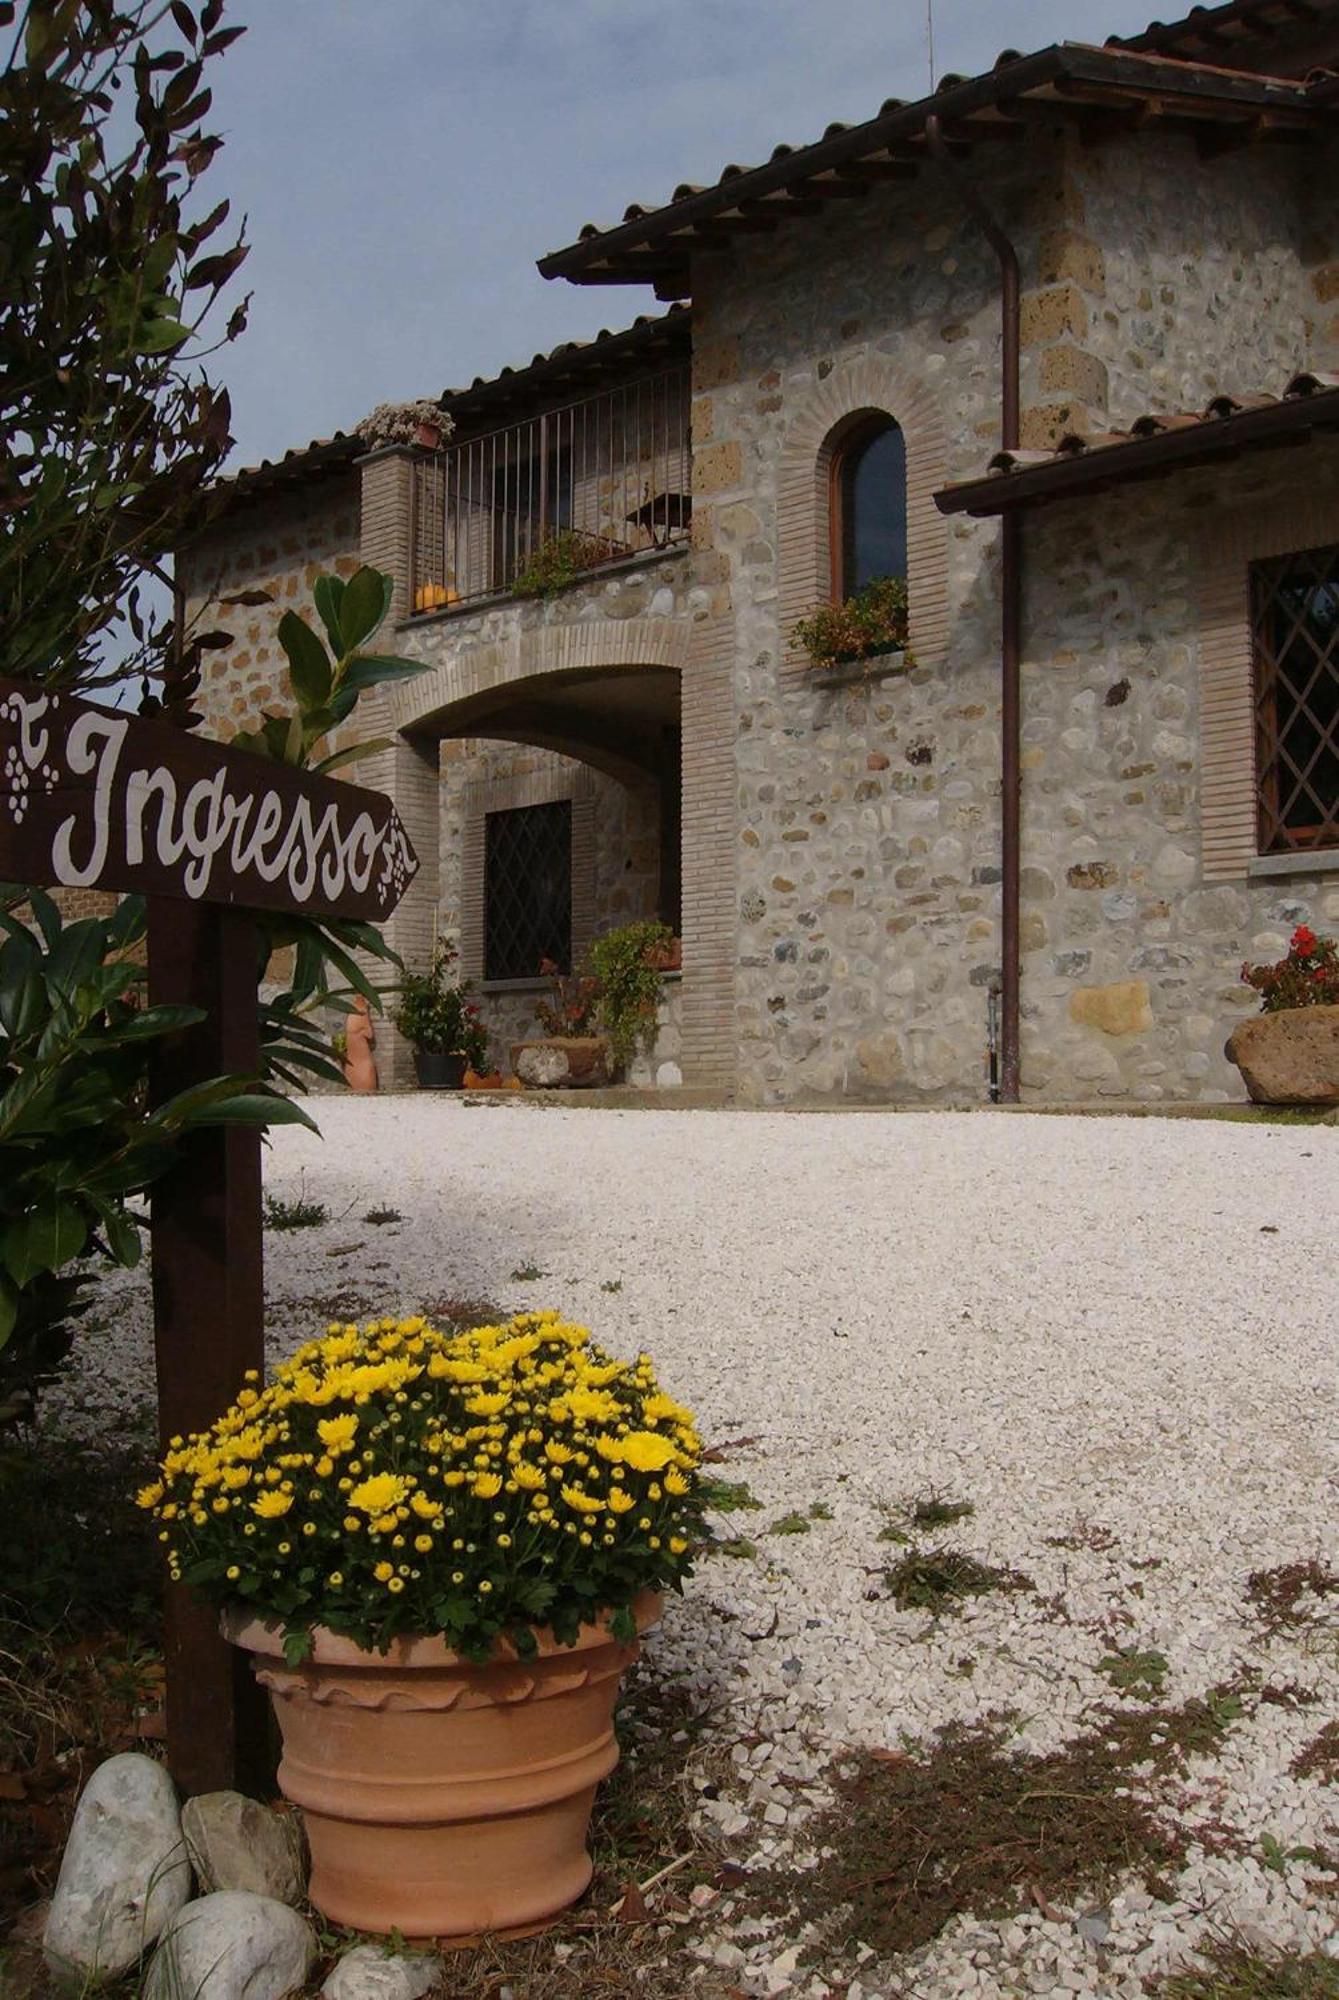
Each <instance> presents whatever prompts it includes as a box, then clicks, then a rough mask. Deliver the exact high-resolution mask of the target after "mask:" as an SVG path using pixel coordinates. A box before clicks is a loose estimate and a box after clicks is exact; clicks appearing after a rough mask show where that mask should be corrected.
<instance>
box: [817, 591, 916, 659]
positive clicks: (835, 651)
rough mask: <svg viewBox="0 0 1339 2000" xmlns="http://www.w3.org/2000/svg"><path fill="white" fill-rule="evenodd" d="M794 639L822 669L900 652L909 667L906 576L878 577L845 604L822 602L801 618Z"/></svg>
mask: <svg viewBox="0 0 1339 2000" xmlns="http://www.w3.org/2000/svg"><path fill="white" fill-rule="evenodd" d="M790 643H791V646H792V648H793V649H794V650H795V651H797V652H802V653H807V654H808V655H809V661H810V664H811V666H814V667H816V668H819V669H824V668H830V667H837V666H842V665H845V664H846V663H847V662H849V661H856V660H871V659H875V658H877V657H878V656H879V655H880V654H883V653H898V652H900V653H901V654H902V656H903V666H904V669H906V668H910V667H912V666H914V664H915V661H914V659H913V657H912V654H911V652H910V650H909V647H908V624H907V586H906V580H905V578H903V577H900V576H881V577H876V578H875V580H874V581H873V582H872V583H867V584H866V585H865V587H864V589H863V590H860V591H857V592H856V594H855V596H854V597H847V598H845V599H843V601H842V602H841V603H840V604H820V605H819V607H818V609H817V610H816V611H813V612H811V613H810V614H809V616H808V617H807V618H801V619H799V620H798V621H797V623H796V624H795V626H794V627H793V628H792V631H791V635H790Z"/></svg>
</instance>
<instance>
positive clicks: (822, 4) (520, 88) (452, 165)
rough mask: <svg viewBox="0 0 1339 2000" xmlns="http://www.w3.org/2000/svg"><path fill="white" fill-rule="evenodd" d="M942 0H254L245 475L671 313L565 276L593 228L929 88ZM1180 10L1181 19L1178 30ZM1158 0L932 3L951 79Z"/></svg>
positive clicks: (219, 94) (240, 158)
mask: <svg viewBox="0 0 1339 2000" xmlns="http://www.w3.org/2000/svg"><path fill="white" fill-rule="evenodd" d="M926 8H927V0H660V4H650V0H379V4H378V5H375V6H369V5H367V4H366V0H230V4H229V6H228V10H227V19H228V21H229V22H234V23H242V22H246V23H248V33H247V34H246V35H245V36H244V37H243V39H242V40H241V41H240V42H238V43H237V44H235V45H234V47H233V48H232V49H231V50H230V51H229V53H228V54H227V56H225V57H224V58H223V59H222V60H221V61H219V62H218V63H216V64H215V65H214V66H213V68H214V75H213V78H212V81H213V85H214V92H215V110H214V116H213V119H212V121H211V123H212V124H213V127H214V129H215V130H217V131H219V132H221V133H222V134H223V136H224V137H225V139H226V141H227V145H226V148H225V150H224V152H223V153H222V154H221V155H220V156H219V159H218V161H217V164H216V165H215V166H214V168H213V169H212V170H211V173H210V175H209V177H208V181H207V182H206V184H205V185H206V188H207V190H208V193H209V198H210V201H211V203H212V202H213V201H217V200H218V199H220V198H221V197H222V195H224V194H227V195H229V196H231V198H232V201H233V205H234V211H235V212H236V211H239V210H243V209H244V210H245V211H246V212H247V214H248V216H249V224H248V230H249V235H250V240H251V244H252V251H251V256H250V258H249V260H248V263H247V266H246V270H245V272H244V274H243V275H244V278H245V282H246V285H247V286H248V287H250V289H251V290H252V291H253V292H254V294H255V297H254V301H253V307H252V314H251V325H250V330H249V331H248V332H247V333H246V334H245V335H244V337H243V338H242V340H241V341H240V342H239V343H238V344H237V345H236V346H235V347H233V348H232V349H230V350H227V351H226V352H225V353H223V354H222V355H220V356H219V357H217V358H216V360H215V361H214V363H213V364H212V366H213V368H214V371H215V373H216V374H218V375H221V376H222V378H223V379H224V380H226V382H227V383H228V385H229V387H230V389H231V391H232V396H233V410H234V430H235V433H236V436H237V440H238V449H237V451H236V453H235V454H234V463H243V464H246V463H251V462H254V461H255V460H256V459H258V458H261V457H272V456H276V455H277V454H278V453H280V452H282V451H283V450H285V449H286V448H287V447H288V446H290V445H292V444H296V443H302V442H305V441H306V440H307V439H308V438H311V437H314V436H320V435H324V434H326V433H328V432H330V431H332V430H335V429H347V428H348V427H350V426H351V425H352V424H354V423H356V422H357V420H358V418H359V417H361V416H362V415H364V414H365V412H366V411H367V410H369V409H370V408H371V407H372V406H373V405H374V404H376V403H379V402H385V401H389V400H399V399H401V398H407V397H410V396H418V395H427V394H436V393H438V392H439V391H440V390H442V389H444V388H448V387H453V386H456V385H458V384H461V383H465V382H468V381H470V380H471V379H472V378H473V377H474V376H476V375H480V374H483V375H492V374H495V373H496V372H497V370H498V368H500V367H502V366H503V365H505V364H508V363H515V362H517V361H524V360H528V359H529V357H530V356H531V355H532V354H533V353H535V352H536V351H537V350H542V349H547V348H549V347H552V346H554V345H555V344H556V343H557V342H558V341H560V340H567V339H572V338H580V337H583V336H586V335H589V334H591V333H593V332H595V331H596V329H597V328H599V327H600V326H602V325H607V326H618V325H622V324H624V323H626V322H627V321H628V320H630V319H631V318H633V317H634V315H635V314H637V313H639V312H644V311H648V310H651V311H655V310H658V308H657V307H656V306H655V302H654V299H653V298H652V295H651V293H650V292H649V290H647V289H644V288H641V287H636V286H633V287H628V288H626V289H625V288H623V287H618V288H585V287H582V288H579V287H576V286H573V285H568V284H565V283H562V282H561V281H555V282H553V283H547V284H546V283H545V282H544V280H543V279H542V278H540V276H539V275H538V273H537V272H536V270H535V259H536V257H538V256H540V255H542V254H543V253H544V252H545V251H547V250H554V249H558V248H560V247H561V246H562V245H564V244H567V243H570V242H571V241H572V240H573V239H574V237H575V236H576V233H577V231H578V229H579V227H580V225H581V223H582V222H583V221H585V220H587V219H588V218H590V219H596V220H599V221H612V220H615V219H617V217H618V216H620V215H621V213H622V211H623V209H624V207H625V206H626V204H627V203H628V202H629V201H634V200H642V201H650V200H660V199H664V198H665V197H666V196H668V194H669V193H670V192H671V191H672V189H673V187H674V185H675V183H676V182H678V181H682V180H687V181H711V180H714V179H715V178H716V177H717V175H718V174H719V173H720V170H721V168H722V167H724V166H725V165H726V164H727V162H729V161H740V162H744V163H749V164H752V163H755V162H757V161H759V160H761V159H764V158H766V156H767V154H768V153H769V152H770V151H771V149H772V147H773V146H774V145H776V144H777V142H778V141H780V140H782V139H785V140H788V141H789V142H791V143H792V144H797V143H802V142H804V141H807V140H810V139H814V138H817V137H819V136H820V135H821V133H822V130H823V127H824V126H825V125H827V124H828V123H829V122H830V121H832V120H834V119H842V120H846V121H851V122H854V121H857V120H859V119H862V118H867V117H869V116H871V115H872V113H873V112H874V111H875V110H877V108H878V106H879V104H880V102H881V101H882V100H883V99H884V98H885V97H918V96H921V95H923V94H924V92H925V89H926V86H927V83H928V80H929V59H928V48H927V24H926ZM1181 11H1183V10H1182V9H1181V8H1180V7H1179V6H1178V5H1176V4H1175V0H1173V4H1172V5H1170V6H1169V7H1167V8H1166V9H1164V18H1167V17H1169V16H1170V17H1172V18H1175V16H1176V15H1177V14H1179V13H1180V12H1181ZM1152 12H1153V8H1152V7H1151V5H1150V0H934V15H935V25H934V32H935V63H936V71H937V74H939V75H943V74H944V72H945V71H959V72H965V73H968V74H972V73H975V72H977V71H979V70H982V69H984V68H986V67H988V65H989V64H990V63H991V62H992V61H993V60H994V58H995V56H996V55H997V54H998V53H999V51H1000V50H1001V49H1003V48H1016V49H1021V50H1025V51H1027V50H1033V49H1038V48H1043V47H1045V46H1047V45H1048V44H1049V43H1051V42H1053V41H1059V40H1064V39H1068V40H1070V41H1089V42H1098V41H1101V40H1102V39H1104V37H1105V36H1106V35H1108V34H1112V33H1115V34H1132V33H1135V32H1136V31H1137V30H1139V29H1140V28H1142V27H1144V26H1145V25H1146V24H1147V22H1148V20H1149V19H1150V17H1151V14H1152Z"/></svg>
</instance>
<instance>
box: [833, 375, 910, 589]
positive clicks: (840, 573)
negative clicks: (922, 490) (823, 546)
mask: <svg viewBox="0 0 1339 2000" xmlns="http://www.w3.org/2000/svg"><path fill="white" fill-rule="evenodd" d="M830 476H831V481H832V487H831V496H830V507H829V516H828V518H829V521H830V523H831V578H832V582H831V588H832V599H833V602H834V603H835V604H840V603H842V602H843V601H844V600H845V599H846V598H848V597H855V596H857V595H858V594H859V592H860V591H862V590H863V589H864V588H865V586H866V585H867V584H870V583H875V582H877V581H878V579H879V578H881V577H886V576H895V577H905V576H906V573H907V443H906V439H905V437H904V436H903V434H902V426H901V425H900V424H899V423H897V422H895V421H894V419H893V418H892V417H890V416H887V415H886V414H884V413H883V412H881V411H878V412H869V413H867V414H866V415H864V416H863V417H861V418H859V419H858V420H857V421H856V422H855V423H854V424H853V425H852V426H851V428H850V429H849V430H848V431H847V433H846V435H845V436H844V437H843V438H842V439H841V440H840V442H839V443H838V445H837V447H836V449H835V450H834V452H833V454H832V461H831V468H830Z"/></svg>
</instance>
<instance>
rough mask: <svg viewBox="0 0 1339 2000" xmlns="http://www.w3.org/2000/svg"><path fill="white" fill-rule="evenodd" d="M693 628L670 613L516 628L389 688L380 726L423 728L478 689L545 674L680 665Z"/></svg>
mask: <svg viewBox="0 0 1339 2000" xmlns="http://www.w3.org/2000/svg"><path fill="white" fill-rule="evenodd" d="M690 640H691V632H690V630H689V628H688V626H687V623H686V621H683V620H680V619H674V618H628V619H623V620H618V621H615V620H613V619H605V618H602V619H588V620H582V621H581V622H579V623H576V624H569V625H539V626H535V627H534V628H533V629H531V630H529V631H517V632H516V633H514V634H513V635H512V636H511V637H510V638H508V639H506V640H504V641H502V642H500V643H499V644H497V645H494V646H481V647H479V648H477V649H476V650H475V651H474V652H471V653H467V654H464V655H461V656H458V657H456V658H455V659H452V658H450V657H448V658H447V659H445V660H443V661H441V662H440V664H439V665H438V666H436V667H435V668H434V669H433V671H432V672H431V673H430V674H421V675H419V676H418V677H417V678H416V679H414V680H411V681H401V682H398V683H397V684H396V685H395V686H393V687H391V688H390V689H389V690H388V693H389V697H390V699H389V702H388V704H387V712H386V713H385V715H384V718H383V726H385V725H386V724H388V725H389V726H390V728H392V729H395V730H399V731H402V732H403V731H411V732H412V731H415V730H419V729H422V728H423V727H424V725H425V724H427V723H428V722H429V721H430V720H431V718H432V717H433V716H434V715H438V714H440V713H441V711H442V710H443V709H447V708H451V707H453V706H454V705H455V704H456V703H457V702H461V701H468V700H470V699H471V698H472V697H473V696H475V695H480V694H486V693H488V692H489V691H490V690H493V689H498V688H505V687H507V686H509V685H510V684H511V683H512V682H517V683H520V682H523V681H529V682H533V681H535V680H536V679H542V678H543V677H544V676H545V675H548V674H580V673H585V674H590V673H603V672H610V673H617V672H618V671H619V670H620V669H627V670H630V671H635V670H637V669H644V668H646V667H668V668H673V669H676V670H678V671H682V669H683V668H684V667H686V666H687V664H688V651H689V644H690Z"/></svg>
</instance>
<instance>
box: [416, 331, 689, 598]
mask: <svg viewBox="0 0 1339 2000" xmlns="http://www.w3.org/2000/svg"><path fill="white" fill-rule="evenodd" d="M688 410H689V371H688V368H687V366H677V367H673V368H668V369H663V370H661V371H659V372H657V373H655V374H651V375H646V376H643V377H642V378H641V379H639V380H636V381H629V382H626V383H620V384H619V385H618V386H617V387H615V388H611V389H603V390H601V391H600V392H599V393H598V394H597V395H592V396H587V397H585V398H584V399H583V400H581V401H579V402H573V403H569V404H567V405H565V406H563V407H562V408H559V409H554V410H546V411H545V412H543V414H542V415H540V416H536V417H530V418H527V419H526V420H525V421H524V422H522V423H516V424H510V425H508V426H507V427H506V428H504V429H502V430H495V431H490V432H487V433H486V434H485V435H483V436H480V437H473V438H469V439H465V440H463V441H462V442H460V443H458V444H452V445H448V446H447V447H446V449H445V450H443V451H439V452H435V453H433V454H432V456H431V457H430V458H423V459H420V460H418V461H417V462H416V464H415V467H414V486H413V510H414V511H413V519H412V524H411V535H410V548H411V556H412V574H411V579H410V581H411V592H410V603H411V605H412V607H413V610H414V613H415V615H422V614H425V613H430V612H441V611H444V610H451V609H454V608H455V607H456V606H458V605H460V606H465V605H472V604H481V603H484V602H486V601H487V600H489V599H492V598H498V597H508V596H515V597H549V596H554V595H556V594H557V593H558V592H559V591H560V590H562V589H564V588H565V587H567V586H568V585H569V584H573V583H577V582H580V581H581V580H582V579H583V578H584V577H585V576H586V575H588V574H590V573H593V572H598V571H600V570H603V569H607V568H608V567H609V566H610V565H611V564H615V563H621V562H626V561H628V560H629V559H630V558H633V557H636V556H639V555H644V554H647V553H649V552H651V551H653V550H658V549H667V548H672V547H673V546H674V545H675V544H677V543H681V542H685V541H686V540H687V539H688V534H689V530H690V527H691V523H692V513H693V502H692V492H691V484H690V473H691V452H690V444H689V429H688Z"/></svg>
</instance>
